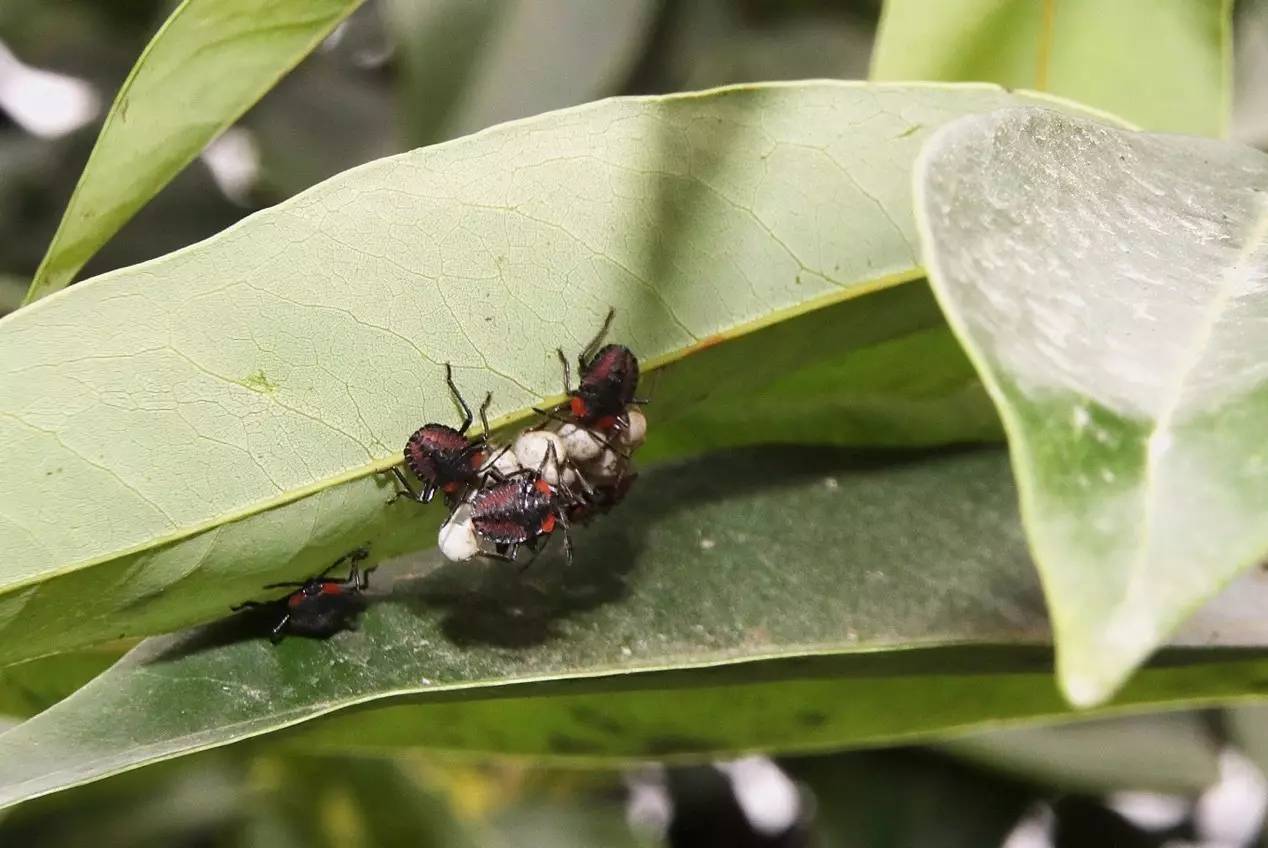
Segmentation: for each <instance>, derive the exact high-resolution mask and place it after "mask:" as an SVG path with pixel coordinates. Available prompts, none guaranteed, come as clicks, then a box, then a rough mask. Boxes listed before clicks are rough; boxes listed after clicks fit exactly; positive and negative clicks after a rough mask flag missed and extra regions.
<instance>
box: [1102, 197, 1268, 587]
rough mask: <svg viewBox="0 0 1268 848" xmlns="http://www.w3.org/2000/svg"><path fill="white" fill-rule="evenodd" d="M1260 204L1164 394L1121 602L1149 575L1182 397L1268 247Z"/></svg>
mask: <svg viewBox="0 0 1268 848" xmlns="http://www.w3.org/2000/svg"><path fill="white" fill-rule="evenodd" d="M1259 207H1260V212H1259V217H1258V218H1257V219H1256V221H1255V223H1254V225H1253V226H1252V227H1250V229H1249V230H1248V231H1247V236H1246V242H1245V244H1244V245H1243V246H1242V249H1241V250H1240V251H1238V254H1237V259H1236V261H1235V262H1233V264H1232V265H1231V266H1230V267H1229V268H1228V269H1227V270H1226V271H1225V272H1224V273H1223V274H1221V275H1220V277H1219V283H1218V289H1217V291H1216V293H1215V296H1214V297H1212V298H1211V301H1210V303H1209V304H1208V306H1207V308H1206V311H1205V313H1204V314H1203V316H1202V321H1201V325H1200V327H1199V329H1198V332H1197V333H1196V334H1195V336H1194V343H1193V345H1192V347H1191V348H1190V350H1189V351H1188V354H1189V355H1188V361H1187V362H1186V363H1185V364H1184V365H1182V366H1181V367H1180V368H1179V369H1177V371H1176V379H1175V381H1174V383H1173V384H1172V386H1171V390H1170V391H1169V392H1167V393H1166V395H1165V396H1164V404H1163V407H1162V410H1161V412H1160V413H1159V415H1158V417H1157V423H1156V424H1155V426H1154V427H1153V429H1152V430H1151V431H1150V433H1149V437H1148V438H1147V439H1146V441H1145V468H1144V473H1143V474H1142V476H1141V483H1142V485H1143V486H1144V499H1145V502H1144V504H1143V507H1144V509H1143V511H1142V512H1143V518H1142V520H1141V522H1140V536H1139V539H1138V543H1137V553H1136V556H1135V558H1134V559H1133V561H1132V565H1131V571H1130V573H1129V578H1128V580H1127V583H1126V585H1125V587H1124V591H1123V601H1122V602H1120V603H1129V602H1130V599H1131V598H1133V597H1135V596H1136V595H1137V594H1138V593H1139V590H1140V586H1141V581H1142V580H1144V579H1145V578H1146V574H1145V571H1146V569H1147V567H1148V563H1149V559H1148V555H1149V552H1150V550H1151V549H1152V542H1153V540H1154V538H1155V536H1154V520H1155V516H1156V514H1157V508H1156V506H1155V503H1156V498H1157V493H1158V490H1159V489H1160V488H1161V486H1160V484H1159V483H1158V478H1159V475H1160V474H1161V469H1160V466H1161V464H1162V462H1163V458H1164V457H1165V455H1166V453H1167V448H1168V447H1169V446H1170V444H1171V441H1172V439H1173V433H1172V430H1173V428H1174V424H1175V419H1176V416H1177V415H1178V414H1179V411H1180V400H1181V398H1182V397H1183V396H1184V392H1185V388H1186V386H1187V385H1188V383H1189V380H1190V378H1191V377H1192V375H1193V372H1194V371H1195V370H1196V369H1197V367H1198V365H1199V364H1201V362H1202V357H1203V355H1204V352H1205V350H1206V348H1207V346H1208V344H1209V342H1210V340H1211V337H1212V335H1213V334H1214V332H1215V328H1216V326H1218V325H1219V323H1220V320H1221V319H1222V318H1223V316H1224V313H1225V312H1226V310H1227V306H1228V303H1229V301H1230V300H1231V298H1232V293H1233V292H1234V291H1236V290H1238V289H1239V288H1240V287H1241V286H1244V285H1245V284H1246V283H1247V282H1248V281H1249V278H1250V273H1251V271H1252V270H1253V267H1254V266H1253V265H1252V263H1251V262H1250V260H1251V258H1252V257H1253V256H1254V255H1255V254H1257V253H1259V251H1260V250H1261V249H1262V248H1264V247H1265V246H1268V201H1261V202H1260V204H1259ZM1199 603H1201V599H1197V600H1195V601H1194V602H1193V604H1192V605H1193V606H1196V605H1198V604H1199Z"/></svg>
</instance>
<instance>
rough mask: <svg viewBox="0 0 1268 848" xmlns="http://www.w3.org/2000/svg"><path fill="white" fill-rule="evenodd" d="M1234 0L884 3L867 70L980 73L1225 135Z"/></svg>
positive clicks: (882, 74)
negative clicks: (870, 65)
mask: <svg viewBox="0 0 1268 848" xmlns="http://www.w3.org/2000/svg"><path fill="white" fill-rule="evenodd" d="M1232 6H1233V4H1232V2H1231V0H1114V2H1112V3H1106V2H1103V0H1060V2H1058V0H938V2H936V3H930V2H928V0H885V7H884V12H883V13H882V16H881V26H880V32H879V34H878V35H877V38H876V49H875V52H874V53H873V54H872V78H873V79H877V80H915V79H920V80H948V81H959V80H980V81H983V82H996V83H999V84H1001V85H1006V86H1011V87H1016V88H1034V89H1039V90H1042V91H1051V92H1052V93H1054V94H1060V95H1063V96H1066V97H1071V98H1073V99H1075V100H1079V101H1081V102H1083V103H1087V104H1089V105H1092V106H1097V107H1100V108H1102V109H1107V110H1109V111H1110V112H1113V113H1114V114H1116V115H1122V116H1123V117H1124V118H1127V119H1128V120H1131V121H1134V122H1136V123H1138V124H1140V125H1141V126H1143V127H1145V128H1147V129H1154V130H1169V131H1173V132H1192V133H1203V134H1207V135H1221V134H1222V133H1223V132H1224V128H1225V126H1226V124H1227V121H1228V113H1229V104H1230V102H1231V99H1232V88H1233V79H1232V72H1231V63H1232V51H1233V46H1232V38H1231V30H1232V23H1231V17H1232Z"/></svg>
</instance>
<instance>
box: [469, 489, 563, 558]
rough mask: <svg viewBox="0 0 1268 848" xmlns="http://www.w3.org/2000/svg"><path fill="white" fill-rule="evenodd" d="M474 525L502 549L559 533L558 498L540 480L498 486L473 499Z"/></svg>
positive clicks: (472, 514) (482, 492)
mask: <svg viewBox="0 0 1268 848" xmlns="http://www.w3.org/2000/svg"><path fill="white" fill-rule="evenodd" d="M471 525H472V526H473V527H474V528H475V530H476V532H477V533H478V534H479V535H480V536H482V537H483V538H485V539H487V540H488V541H490V542H493V543H495V544H498V545H516V544H520V543H522V542H527V541H530V540H532V539H535V538H537V537H538V536H541V535H544V534H546V533H549V532H551V531H552V530H554V529H555V495H554V493H553V492H552V491H551V488H550V485H549V484H547V483H546V481H545V480H542V479H541V478H540V477H534V478H520V479H516V480H508V481H506V482H505V483H498V484H496V485H493V486H490V487H489V488H487V489H484V490H483V491H481V492H480V493H479V494H478V495H476V496H475V498H473V499H472V501H471Z"/></svg>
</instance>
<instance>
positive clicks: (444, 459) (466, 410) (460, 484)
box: [392, 362, 493, 505]
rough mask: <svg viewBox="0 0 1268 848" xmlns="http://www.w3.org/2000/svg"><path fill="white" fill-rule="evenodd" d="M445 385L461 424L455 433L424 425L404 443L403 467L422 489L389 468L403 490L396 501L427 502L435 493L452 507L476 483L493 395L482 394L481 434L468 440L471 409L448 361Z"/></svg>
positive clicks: (485, 444) (486, 435)
mask: <svg viewBox="0 0 1268 848" xmlns="http://www.w3.org/2000/svg"><path fill="white" fill-rule="evenodd" d="M445 382H446V383H447V384H448V385H449V391H450V393H451V394H452V395H453V399H454V401H455V402H456V403H457V404H458V408H459V409H461V410H462V424H461V426H459V427H458V429H456V430H455V429H454V428H453V427H450V426H448V425H446V424H434V423H433V424H424V425H423V426H422V427H420V428H418V429H417V430H415V431H414V434H413V435H412V436H410V437H409V441H407V442H406V443H405V452H404V453H405V464H406V466H408V467H409V470H410V471H412V472H413V473H414V476H416V477H417V478H418V479H419V480H421V481H422V484H423V485H422V490H421V491H417V492H416V491H414V487H413V486H411V485H410V484H409V481H408V480H407V479H406V478H405V475H404V474H402V473H401V470H400V469H399V468H393V469H392V473H393V474H395V475H396V480H397V482H399V483H400V484H401V486H402V487H403V491H398V492H397V493H396V497H397V498H402V497H404V498H410V499H411V500H415V501H418V502H419V503H431V500H432V498H433V497H435V496H436V492H437V491H438V490H439V491H441V492H443V493H444V495H445V499H446V500H447V501H448V502H449V503H450V504H451V505H452V504H455V503H457V502H458V501H459V500H460V499H461V498H462V495H463V493H464V492H465V491H466V490H467V489H469V488H471V487H473V486H475V485H477V484H478V483H479V482H480V473H481V471H482V469H483V466H484V461H485V459H486V453H487V445H488V441H487V440H488V432H489V421H488V418H487V417H486V413H487V411H488V409H489V403H490V402H491V401H492V400H493V393H492V392H490V393H489V394H487V395H485V397H484V403H483V404H481V405H480V424H481V425H482V426H483V427H484V432H482V433H481V434H480V435H479V436H477V437H476V438H474V439H469V438H467V430H469V429H470V428H471V421H472V415H471V407H469V406H467V403H466V401H464V400H463V399H462V394H461V393H460V392H459V391H458V387H457V386H456V385H454V381H453V369H452V368H451V367H450V365H449V363H448V362H446V363H445ZM395 499H396V498H393V500H395Z"/></svg>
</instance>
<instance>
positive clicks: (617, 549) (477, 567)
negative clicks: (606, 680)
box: [392, 447, 920, 649]
mask: <svg viewBox="0 0 1268 848" xmlns="http://www.w3.org/2000/svg"><path fill="white" fill-rule="evenodd" d="M919 455H920V454H917V453H914V452H913V453H911V454H909V455H908V454H902V453H897V452H889V453H886V454H883V455H878V454H873V453H859V452H851V451H836V450H832V449H823V448H815V449H807V448H774V447H760V448H747V449H740V450H733V451H728V452H727V453H725V454H715V455H707V456H704V457H698V458H695V459H691V460H687V461H684V462H677V463H671V464H668V465H664V466H660V467H658V468H655V469H652V470H651V471H648V472H646V473H644V474H642V475H640V478H639V481H638V485H636V486H635V487H633V489H631V490H630V494H629V496H628V497H627V498H626V499H625V500H624V501H623V502H622V503H621V505H620V507H619V508H618V509H614V510H612V511H611V512H610V513H608V514H605V515H603V516H600V517H599V518H597V519H596V520H595V521H594V523H593V524H591V525H588V526H587V527H586V528H585V529H584V530H583V531H581V532H578V533H577V534H576V537H577V538H576V542H577V550H576V554H575V556H574V562H573V565H572V566H571V567H568V566H566V565H565V564H564V562H563V557H562V556H561V555H560V551H559V547H558V543H557V542H556V543H552V544H551V545H550V547H549V549H548V550H547V551H546V552H544V553H543V554H542V555H541V556H540V557H539V558H538V559H537V561H536V562H535V563H534V564H533V565H532V567H530V568H528V569H527V570H526V571H525V573H524V574H523V575H522V576H520V575H517V574H516V573H515V570H514V568H508V566H507V565H506V563H499V562H472V563H451V564H446V565H443V566H441V567H439V568H437V569H435V570H434V571H430V572H428V573H426V574H424V575H420V576H415V577H405V578H398V580H397V582H396V584H395V585H394V587H393V593H392V595H393V601H394V602H398V603H403V604H405V605H406V606H407V607H409V608H411V609H413V610H414V611H415V612H416V613H417V614H419V615H422V616H427V617H434V616H435V615H436V614H437V612H439V613H440V614H441V616H442V618H441V630H442V632H443V633H444V634H445V636H446V637H447V638H448V639H450V640H451V641H452V642H453V643H454V644H456V645H459V646H466V645H488V646H494V647H500V648H511V649H514V648H527V647H532V646H535V645H540V644H542V643H544V642H546V641H549V640H551V639H554V638H558V637H559V636H561V635H562V634H563V630H562V628H561V627H560V624H561V623H562V622H563V621H565V620H566V619H568V618H569V617H572V616H577V615H580V614H582V613H585V612H588V611H591V610H595V609H598V608H599V607H602V606H604V605H607V604H613V603H619V602H621V601H622V600H623V599H624V598H625V597H626V596H627V595H628V594H629V593H630V591H631V587H632V586H635V585H637V583H638V581H639V572H638V568H637V564H638V561H639V559H640V555H641V554H642V552H643V549H644V547H645V546H646V543H647V539H648V537H649V535H650V534H651V533H653V532H654V531H655V528H656V525H657V524H659V523H660V522H661V521H662V520H663V519H664V518H665V516H667V515H670V514H673V513H675V512H677V511H679V510H681V509H683V508H684V507H688V506H690V505H692V504H701V503H707V502H713V501H720V500H726V499H729V498H735V497H737V496H744V495H745V494H747V493H748V492H750V491H755V490H762V491H769V490H770V489H771V488H772V487H775V488H778V487H780V486H792V485H796V484H797V483H799V482H801V481H804V480H805V479H806V478H808V477H822V476H823V475H824V474H827V473H832V472H833V471H837V470H839V471H843V472H853V473H866V472H867V471H868V470H869V469H873V468H875V469H881V468H884V467H887V466H889V465H892V464H893V463H894V462H902V461H915V459H916V457H918V456H919Z"/></svg>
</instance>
